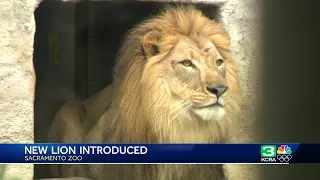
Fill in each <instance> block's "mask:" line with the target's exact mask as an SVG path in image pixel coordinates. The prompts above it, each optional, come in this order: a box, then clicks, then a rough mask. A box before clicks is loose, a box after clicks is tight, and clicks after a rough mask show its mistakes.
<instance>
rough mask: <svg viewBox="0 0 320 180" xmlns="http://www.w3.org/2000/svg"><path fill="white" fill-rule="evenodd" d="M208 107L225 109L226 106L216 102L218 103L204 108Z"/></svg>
mask: <svg viewBox="0 0 320 180" xmlns="http://www.w3.org/2000/svg"><path fill="white" fill-rule="evenodd" d="M207 107H224V106H223V105H222V104H220V103H218V102H216V103H213V104H210V105H208V106H205V107H204V108H207Z"/></svg>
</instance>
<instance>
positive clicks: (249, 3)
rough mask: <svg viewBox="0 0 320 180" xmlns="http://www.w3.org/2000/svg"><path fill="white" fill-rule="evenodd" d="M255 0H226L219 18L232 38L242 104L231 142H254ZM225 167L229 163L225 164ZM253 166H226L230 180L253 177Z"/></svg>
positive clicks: (257, 19)
mask: <svg viewBox="0 0 320 180" xmlns="http://www.w3.org/2000/svg"><path fill="white" fill-rule="evenodd" d="M259 14H260V5H259V0H228V1H227V3H225V4H224V5H223V6H222V9H221V14H220V16H221V17H220V18H221V20H222V22H223V23H224V24H225V27H226V29H227V31H228V32H229V33H230V36H231V39H232V48H233V54H234V57H235V59H236V62H237V65H238V69H239V76H240V83H241V88H242V91H243V99H244V107H243V108H242V109H243V111H242V117H241V120H240V121H239V122H238V124H237V126H236V128H235V131H234V134H233V135H232V141H233V142H235V143H250V142H255V131H254V129H255V120H256V114H257V110H258V107H257V105H258V104H259V103H258V97H259V94H258V92H259V88H260V83H259V82H260V78H259V71H260V70H259V68H258V66H259V57H260V56H259V46H260V44H259V42H260V39H259V34H258V32H259V28H260V16H259ZM228 166H229V165H228ZM257 167H258V166H257V165H230V166H229V168H228V169H229V173H230V174H229V175H230V178H231V179H232V180H243V179H245V180H256V179H258V177H257V173H258V172H257V170H258V169H257Z"/></svg>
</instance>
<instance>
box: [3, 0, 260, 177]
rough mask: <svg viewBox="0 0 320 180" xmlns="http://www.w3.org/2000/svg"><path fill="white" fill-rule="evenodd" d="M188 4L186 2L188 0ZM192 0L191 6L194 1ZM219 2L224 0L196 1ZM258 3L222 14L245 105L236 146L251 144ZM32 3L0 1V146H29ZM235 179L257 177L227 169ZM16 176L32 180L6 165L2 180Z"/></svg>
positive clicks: (246, 168) (249, 1)
mask: <svg viewBox="0 0 320 180" xmlns="http://www.w3.org/2000/svg"><path fill="white" fill-rule="evenodd" d="M186 1H187V0H186ZM195 1H196V0H191V1H189V2H195ZM199 1H200V2H211V3H221V2H223V1H225V0H211V1H210V0H199ZM257 1H258V0H246V1H243V0H228V1H227V2H226V4H224V5H223V7H222V10H221V14H220V15H221V17H220V18H221V20H222V21H223V22H224V23H225V24H226V28H227V30H228V31H229V32H230V34H231V37H232V40H233V42H232V43H233V44H232V45H233V48H234V54H235V57H236V59H237V61H238V66H239V69H240V77H241V85H242V89H243V91H244V97H245V102H246V105H245V107H244V112H246V113H243V114H242V120H241V122H240V123H239V125H238V126H237V129H236V131H235V134H234V137H235V138H234V139H233V141H234V142H250V141H253V137H254V132H253V131H252V127H253V124H254V120H255V114H256V110H257V107H256V106H254V105H255V104H256V101H257V98H256V97H257V96H256V92H257V89H259V79H256V78H255V77H256V75H255V74H256V73H257V71H258V68H257V67H258V63H259V61H258V59H257V57H259V55H258V52H259V51H258V50H259V48H258V47H259V44H258V42H259V41H258V39H259V37H258V35H257V32H258V31H257V28H258V25H259V23H258V22H259V21H258V18H259V17H258V14H257V13H258V12H259V10H258V9H257V7H258V5H259V4H258V3H257ZM38 3H39V2H36V0H1V1H0V24H1V28H0V114H1V116H0V134H1V135H0V142H1V143H12V142H33V139H34V137H33V132H34V131H33V100H34V84H35V76H34V70H33V65H32V53H33V38H34V31H35V25H34V24H35V23H34V15H33V11H34V8H35V7H37V4H38ZM229 171H230V177H231V179H234V180H242V179H256V178H255V177H254V176H252V175H253V172H254V171H255V170H254V169H253V166H252V165H241V166H240V165H231V166H230V168H229ZM12 175H14V176H18V177H21V178H22V179H23V180H24V179H25V180H30V179H32V176H33V166H32V165H10V166H9V167H8V170H7V172H6V176H5V179H7V177H9V176H12Z"/></svg>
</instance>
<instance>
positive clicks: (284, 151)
mask: <svg viewBox="0 0 320 180" xmlns="http://www.w3.org/2000/svg"><path fill="white" fill-rule="evenodd" d="M291 154H292V150H291V147H289V146H288V145H281V146H280V147H278V150H277V159H278V161H280V162H286V163H287V162H289V161H290V160H291V159H292V155H291Z"/></svg>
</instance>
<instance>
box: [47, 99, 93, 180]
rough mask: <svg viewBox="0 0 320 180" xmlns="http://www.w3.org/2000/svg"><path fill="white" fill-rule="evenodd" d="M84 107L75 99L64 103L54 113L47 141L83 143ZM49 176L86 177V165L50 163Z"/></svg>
mask: <svg viewBox="0 0 320 180" xmlns="http://www.w3.org/2000/svg"><path fill="white" fill-rule="evenodd" d="M85 114H86V113H85V108H84V106H83V105H82V104H81V103H79V102H76V101H72V102H68V103H66V104H64V105H63V106H62V107H61V108H60V109H59V111H58V112H57V114H56V115H55V117H54V119H53V122H52V125H51V127H50V130H49V133H48V136H47V142H49V143H83V142H84V137H85V134H84V126H85ZM49 174H50V176H51V177H75V176H78V177H87V167H86V165H71V164H66V165H50V166H49Z"/></svg>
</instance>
